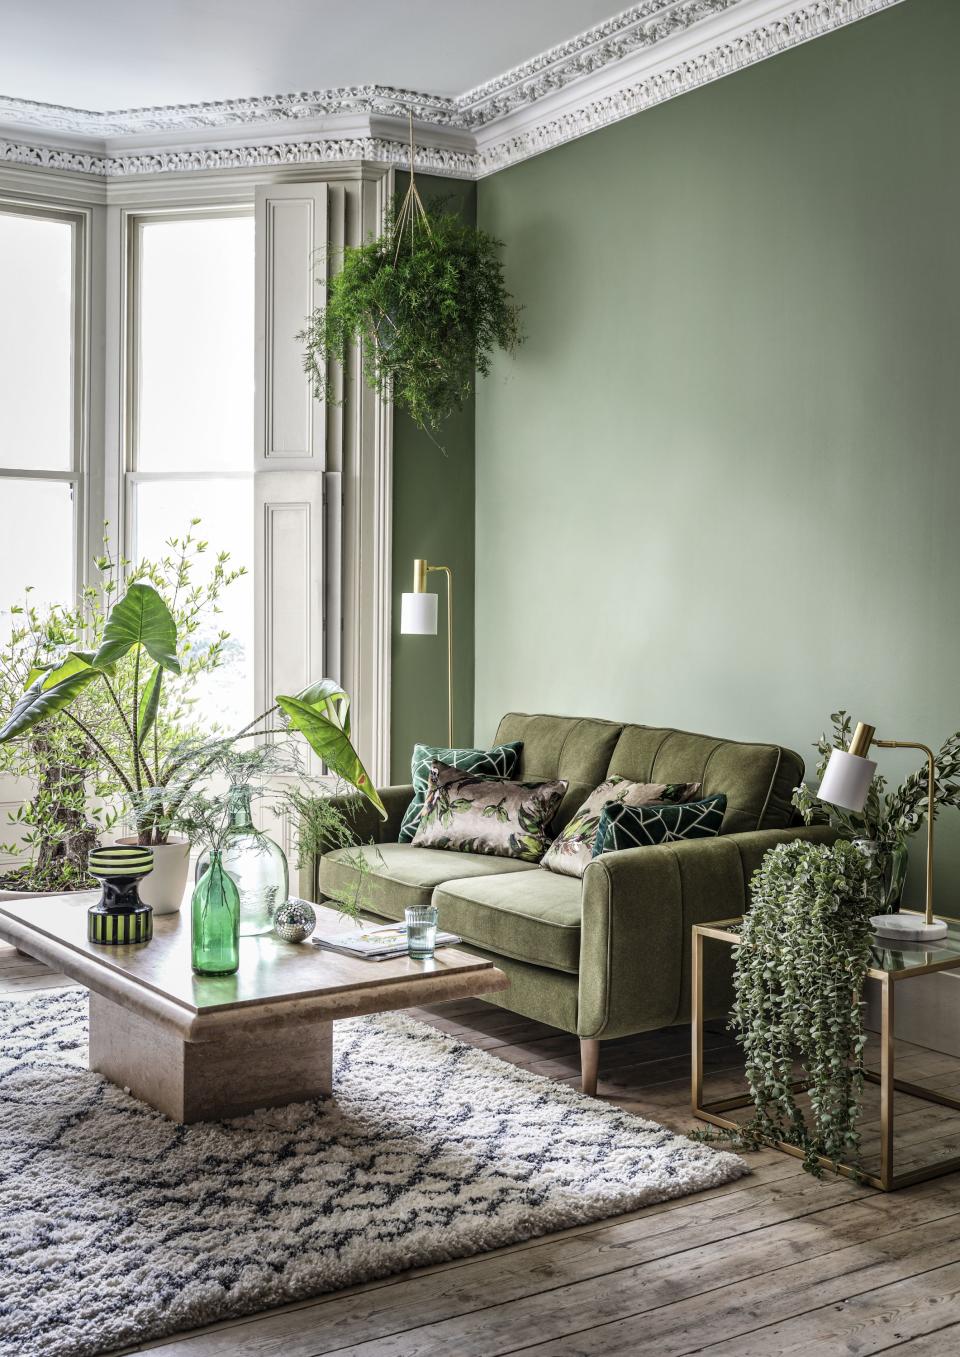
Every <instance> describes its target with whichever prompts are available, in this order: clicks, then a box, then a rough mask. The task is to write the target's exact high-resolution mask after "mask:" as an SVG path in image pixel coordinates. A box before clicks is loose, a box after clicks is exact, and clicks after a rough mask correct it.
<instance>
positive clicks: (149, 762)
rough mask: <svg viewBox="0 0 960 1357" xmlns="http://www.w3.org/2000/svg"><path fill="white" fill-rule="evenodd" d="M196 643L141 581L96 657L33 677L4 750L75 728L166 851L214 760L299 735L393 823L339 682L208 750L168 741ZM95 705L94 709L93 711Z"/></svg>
mask: <svg viewBox="0 0 960 1357" xmlns="http://www.w3.org/2000/svg"><path fill="white" fill-rule="evenodd" d="M189 645H190V641H189V638H188V637H182V636H180V634H179V633H178V627H177V622H176V619H175V617H174V614H173V612H172V611H171V609H170V607H169V606H168V605H167V603H166V601H165V600H164V598H163V597H162V596H161V594H160V593H159V591H158V590H157V589H156V588H155V587H154V585H153V584H151V583H148V582H146V581H144V580H136V581H134V582H133V583H131V584H129V585H128V586H127V588H126V591H125V592H124V594H123V595H122V597H120V598H119V599H118V600H117V602H116V603H114V604H113V606H112V607H111V609H110V611H109V613H108V614H107V616H106V619H105V622H104V626H103V630H102V639H101V642H100V645H99V646H98V648H97V649H96V650H95V651H82V650H79V649H78V650H72V651H70V652H69V653H67V654H66V655H65V656H64V657H63V658H61V660H60V662H59V663H57V664H52V665H45V666H40V667H38V668H37V669H36V670H35V671H33V672H31V673H30V674H29V675H28V681H27V684H26V688H25V690H24V691H23V692H22V693H21V695H20V696H19V698H18V699H17V701H16V702H15V704H14V706H13V709H12V711H10V713H9V715H8V716H7V717H6V719H5V721H4V724H3V726H2V728H0V746H2V745H4V744H7V743H9V742H11V741H16V740H23V739H25V738H30V737H31V736H32V735H33V733H34V732H36V731H42V730H43V729H44V728H45V727H46V726H47V725H48V724H49V723H52V722H54V721H56V720H58V719H66V720H67V721H68V722H70V723H71V724H72V725H73V727H75V728H76V730H77V732H78V738H79V737H82V738H83V740H84V741H85V742H87V744H88V746H89V747H90V748H91V749H92V750H93V751H94V752H95V755H96V756H97V758H98V759H99V760H100V761H101V762H102V766H103V769H104V771H105V772H106V773H107V774H108V775H109V776H110V777H112V778H113V779H115V780H116V785H117V786H118V787H119V789H120V790H121V792H122V793H123V794H124V797H125V799H126V800H127V802H128V804H129V805H130V806H131V807H132V808H133V811H134V815H135V818H136V829H137V837H138V840H139V842H140V843H142V844H162V843H165V842H166V840H167V836H168V835H169V833H170V830H171V826H174V825H175V824H176V822H177V815H178V811H179V808H180V806H181V804H182V803H183V801H184V798H185V797H186V796H187V795H188V794H189V792H190V790H191V788H192V787H193V786H194V785H195V784H196V783H197V782H199V781H200V780H201V779H203V778H204V777H205V776H206V775H207V774H208V773H209V772H210V770H211V768H212V766H213V761H214V753H215V752H217V751H220V750H222V748H223V747H224V746H225V745H227V744H230V743H232V742H233V741H236V740H240V739H253V738H255V737H257V736H261V735H265V734H272V733H275V732H277V731H278V730H279V731H280V732H282V733H286V732H288V731H296V732H299V733H300V734H302V735H303V736H304V738H305V739H306V741H307V743H308V744H309V745H310V747H311V748H312V749H313V750H314V751H315V752H316V753H317V754H318V755H319V756H320V758H321V759H322V760H323V761H324V764H325V765H326V767H327V768H328V769H329V770H330V772H331V773H333V774H334V775H335V776H337V777H339V778H341V779H342V780H343V781H345V782H348V783H349V784H350V785H351V786H353V787H355V788H356V789H357V791H359V792H360V793H361V794H362V795H363V796H365V797H367V799H368V800H370V801H371V803H372V804H373V805H374V806H375V807H376V808H377V810H378V811H379V812H380V813H381V814H383V815H384V816H385V811H384V808H383V805H382V803H381V801H380V798H379V796H378V795H377V792H376V790H375V788H374V787H373V785H372V783H371V781H370V778H369V777H368V775H367V773H366V771H365V769H364V767H363V765H362V763H361V762H360V759H359V757H358V755H357V753H356V750H355V749H354V747H353V745H352V743H351V739H350V703H349V698H348V697H347V694H346V693H345V692H344V690H343V689H342V688H341V687H340V685H339V684H338V683H336V682H335V681H334V680H332V679H322V680H320V681H319V682H318V683H314V684H311V685H310V686H309V687H308V688H305V689H304V690H303V692H301V693H298V694H296V695H293V696H285V695H280V696H278V697H277V698H276V701H275V704H274V705H273V706H272V707H270V708H269V709H268V710H267V711H265V712H263V713H262V714H261V715H260V716H258V717H256V718H255V719H254V720H253V721H251V722H249V723H248V724H247V725H246V726H245V727H244V728H243V729H242V730H240V731H237V732H235V733H234V734H232V735H229V736H227V737H225V738H224V739H221V740H216V741H214V753H212V752H211V746H210V744H209V742H206V741H203V740H198V739H192V740H191V739H187V740H186V741H185V740H184V739H183V738H182V734H180V737H179V738H177V739H176V740H175V741H174V742H172V743H170V742H168V741H167V740H165V739H164V740H162V739H161V738H160V727H159V725H158V718H159V714H160V712H161V710H162V704H163V701H164V694H165V693H166V691H167V688H168V686H175V685H176V683H177V681H178V680H179V678H180V676H181V674H182V671H183V664H182V656H183V654H184V653H185V652H186V653H188V652H189ZM91 698H93V699H94V700H92V701H91Z"/></svg>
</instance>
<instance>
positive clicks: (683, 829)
mask: <svg viewBox="0 0 960 1357" xmlns="http://www.w3.org/2000/svg"><path fill="white" fill-rule="evenodd" d="M726 809H727V798H726V797H725V796H724V794H723V793H722V792H720V793H719V794H718V795H717V796H707V797H705V798H704V799H703V800H702V801H688V802H686V804H685V805H679V806H677V805H673V806H670V805H666V804H663V803H661V804H660V805H656V806H624V805H618V804H617V803H616V802H613V803H611V804H610V805H607V806H605V807H604V810H603V814H602V815H601V817H600V828H599V829H598V830H597V839H596V842H595V844H594V845H593V855H594V857H597V856H598V855H599V854H600V853H615V852H616V851H617V850H618V849H620V848H646V847H648V846H649V845H650V844H655V843H673V842H674V841H675V840H676V839H711V838H713V837H714V836H715V835H717V834H719V833H720V826H721V825H722V824H723V813H724V811H725V810H726Z"/></svg>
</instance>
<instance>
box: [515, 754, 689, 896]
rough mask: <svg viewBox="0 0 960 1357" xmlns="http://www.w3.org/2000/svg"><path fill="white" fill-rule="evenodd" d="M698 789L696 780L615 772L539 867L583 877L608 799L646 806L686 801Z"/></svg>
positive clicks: (552, 847)
mask: <svg viewBox="0 0 960 1357" xmlns="http://www.w3.org/2000/svg"><path fill="white" fill-rule="evenodd" d="M699 790H700V783H699V782H673V783H666V782H631V781H630V780H629V778H625V777H620V776H618V775H617V774H614V776H613V777H608V778H607V780H606V782H601V783H600V786H599V787H594V789H593V791H592V792H591V793H590V795H589V796H588V797H587V799H586V801H584V803H583V805H582V806H581V807H580V809H579V810H577V811H575V812H574V814H573V816H572V817H571V818H570V819H569V820H568V821H567V823H566V824H565V825H564V827H563V829H562V830H561V832H560V833H559V834H558V835H557V837H556V838H555V839H554V841H553V843H552V844H551V845H550V847H549V848H548V849H547V851H546V853H545V854H544V857H543V860H542V862H541V863H540V866H541V867H546V869H547V870H548V871H550V872H559V873H560V874H561V875H562V876H583V874H584V872H585V871H586V869H587V867H588V865H589V863H590V860H591V858H592V857H593V845H594V843H595V842H596V838H597V830H598V829H599V827H600V817H601V815H602V814H603V809H604V807H605V806H606V805H608V804H609V803H610V802H613V801H616V802H622V803H623V804H624V805H628V806H646V805H649V804H650V803H651V802H654V801H689V800H690V799H691V798H692V797H694V796H696V794H697V792H698V791H699Z"/></svg>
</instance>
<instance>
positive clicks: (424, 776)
mask: <svg viewBox="0 0 960 1357" xmlns="http://www.w3.org/2000/svg"><path fill="white" fill-rule="evenodd" d="M519 757H520V746H519V745H518V744H505V745H499V746H497V747H496V748H495V749H448V748H447V747H446V746H441V745H430V744H415V745H414V746H413V758H412V760H411V763H410V778H411V781H412V782H413V798H412V800H411V802H410V804H409V806H407V809H406V810H405V811H404V814H403V823H402V824H401V826H400V833H399V834H398V835H397V838H398V839H399V841H400V842H401V843H411V842H412V840H413V836H414V834H415V833H416V832H417V823H418V821H419V819H420V813H421V811H422V810H423V801H424V797H425V796H426V794H427V782H428V780H429V777H430V765H431V764H432V763H433V762H434V760H435V759H437V760H439V761H440V762H441V763H446V764H449V766H450V767H451V768H462V769H464V771H465V772H469V773H485V774H487V775H488V776H490V777H513V775H514V773H515V772H516V771H517V760H518V759H519Z"/></svg>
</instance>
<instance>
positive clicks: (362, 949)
mask: <svg viewBox="0 0 960 1357" xmlns="http://www.w3.org/2000/svg"><path fill="white" fill-rule="evenodd" d="M310 941H311V942H312V943H313V945H314V947H322V948H324V949H325V950H326V951H328V952H341V953H342V954H343V955H344V956H358V957H366V958H367V960H368V961H386V960H387V959H388V958H389V957H397V956H405V955H406V951H407V926H406V924H364V925H363V927H361V928H356V929H354V930H353V931H352V932H350V933H314V935H313V937H312V938H311V939H310ZM460 941H461V939H460V938H459V937H458V935H457V934H456V933H442V932H441V931H440V929H437V941H436V946H437V947H450V946H452V945H453V944H454V943H457V942H460Z"/></svg>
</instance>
